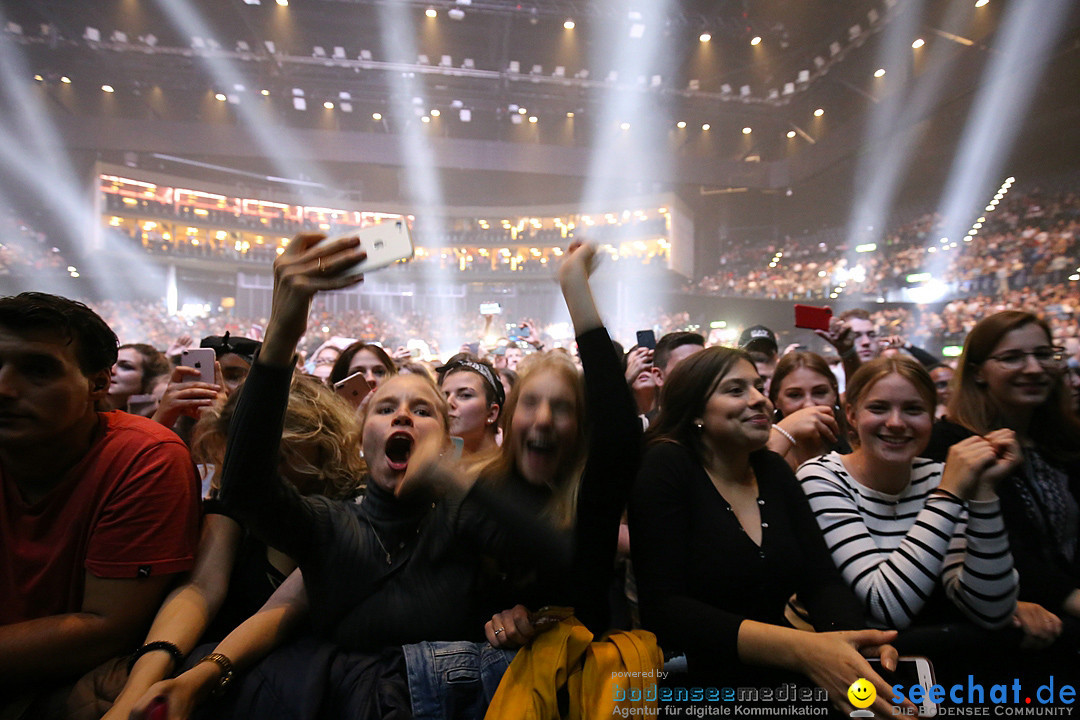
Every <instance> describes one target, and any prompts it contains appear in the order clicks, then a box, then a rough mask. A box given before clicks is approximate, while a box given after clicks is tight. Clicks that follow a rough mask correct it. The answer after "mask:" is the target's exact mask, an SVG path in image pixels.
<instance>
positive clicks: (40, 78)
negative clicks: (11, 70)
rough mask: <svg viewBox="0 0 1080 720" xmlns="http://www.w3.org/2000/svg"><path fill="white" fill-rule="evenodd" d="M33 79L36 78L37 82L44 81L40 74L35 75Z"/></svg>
mask: <svg viewBox="0 0 1080 720" xmlns="http://www.w3.org/2000/svg"><path fill="white" fill-rule="evenodd" d="M34 79H35V80H37V81H38V82H45V78H43V77H41V76H40V75H35V76H34Z"/></svg>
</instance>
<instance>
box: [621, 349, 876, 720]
mask: <svg viewBox="0 0 1080 720" xmlns="http://www.w3.org/2000/svg"><path fill="white" fill-rule="evenodd" d="M763 385H764V383H763V381H762V379H761V377H760V376H759V375H758V373H757V370H756V368H755V367H754V365H753V363H752V362H751V361H750V358H749V356H747V355H746V353H744V352H743V351H741V350H734V349H731V348H723V347H712V348H707V349H705V350H702V351H700V352H697V353H695V354H694V355H692V356H691V357H689V358H687V359H686V360H684V361H682V362H681V363H680V364H679V365H677V366H676V367H675V370H674V371H673V372H672V373H671V375H670V376H669V377H668V378H667V380H666V381H665V383H664V385H663V388H662V390H661V397H660V408H661V409H660V414H659V415H658V417H657V418H656V421H655V422H654V423H653V425H652V426H651V427H650V429H649V440H650V443H649V448H648V451H647V452H646V455H645V459H644V460H643V462H642V468H641V472H640V473H639V475H638V479H637V483H636V484H635V487H634V492H633V495H632V498H631V502H630V532H631V537H632V538H633V542H632V544H631V551H632V553H633V561H634V570H635V572H636V574H637V586H638V594H639V597H640V601H641V617H642V622H643V623H644V624H645V625H646V627H649V628H653V629H655V631H656V633H657V637H658V639H659V641H660V643H661V644H662V645H663V647H664V648H665V650H667V651H669V652H670V651H683V652H685V653H686V659H687V663H688V667H689V670H690V674H691V678H690V680H689V681H685V682H686V684H701V685H703V686H710V685H716V683H718V682H723V683H725V684H729V683H731V684H739V683H741V684H745V685H754V686H762V685H766V684H770V683H774V682H775V683H786V682H796V683H802V684H805V683H807V682H808V680H809V681H811V682H813V683H815V684H818V685H820V686H821V687H824V688H826V689H827V690H828V691H829V696H830V697H831V698H833V699H834V701H835V702H837V703H838V704H843V701H842V700H840V698H843V697H845V694H846V692H847V688H848V686H849V685H850V684H851V683H852V682H854V681H855V680H856V679H858V678H860V677H864V678H867V679H869V680H871V681H872V682H873V683H874V684H875V685H876V686H877V688H878V692H879V694H880V695H883V696H884V693H885V692H886V690H887V689H888V686H887V685H886V684H885V682H884V681H883V680H882V679H881V678H880V677H879V676H878V675H877V674H876V673H875V672H874V671H873V670H872V669H871V667H870V665H869V664H868V663H867V662H866V660H865V659H864V658H863V657H862V655H860V654H859V652H858V651H857V650H858V649H862V650H864V651H865V652H867V653H868V654H869V655H874V656H876V655H879V654H882V647H883V643H887V642H889V641H890V640H891V639H892V635H891V634H888V633H883V632H879V631H873V630H862V631H851V632H818V633H806V632H802V631H799V630H795V629H793V628H792V627H791V626H790V625H788V624H787V622H786V620H785V619H784V610H785V607H786V605H787V602H788V598H790V597H791V595H792V594H793V593H796V592H797V593H798V595H799V598H800V599H801V600H802V601H803V603H804V604H805V605H806V607H807V608H808V609H809V611H810V615H811V617H812V621H813V624H814V627H815V628H817V629H818V630H819V631H825V630H830V631H838V630H845V629H851V628H861V627H864V626H865V623H864V619H863V615H862V611H861V608H860V606H859V604H858V602H857V601H856V600H855V597H854V596H853V595H852V594H851V592H850V591H849V590H848V589H847V587H846V586H845V585H844V582H843V580H842V579H841V578H840V576H839V574H838V573H837V571H836V568H835V567H834V566H833V564H832V562H831V560H830V558H829V554H828V551H827V549H826V547H825V543H824V541H823V540H822V537H821V533H820V532H819V531H818V529H817V527H816V525H815V524H814V518H813V515H812V514H811V512H810V508H809V507H807V504H806V499H805V497H803V495H802V493H801V492H800V491H799V487H798V484H797V482H796V480H795V477H794V475H793V473H792V471H791V468H790V467H788V465H787V463H786V462H784V460H783V459H782V458H781V457H780V456H779V455H777V454H776V453H773V452H770V451H769V450H767V449H766V443H767V441H768V439H769V431H770V428H771V422H770V416H771V413H772V406H771V405H770V403H769V400H768V398H766V397H765V395H764V394H763V392H762V390H763ZM894 656H895V653H894V652H893V653H892V654H890V651H885V653H884V655H883V657H886V658H890V657H894ZM888 662H891V659H890V660H889V661H888ZM878 710H879V711H880V712H887V705H886V704H885V703H884V701H880V704H879V706H878Z"/></svg>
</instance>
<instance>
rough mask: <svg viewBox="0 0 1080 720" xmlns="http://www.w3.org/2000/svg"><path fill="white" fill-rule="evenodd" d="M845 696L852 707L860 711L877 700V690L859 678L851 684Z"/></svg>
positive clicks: (867, 681)
mask: <svg viewBox="0 0 1080 720" xmlns="http://www.w3.org/2000/svg"><path fill="white" fill-rule="evenodd" d="M847 696H848V700H850V701H851V704H852V705H854V706H855V707H857V708H859V709H862V708H865V707H870V706H871V705H873V704H874V700H875V699H877V690H875V689H874V685H873V683H871V682H870V681H869V680H867V679H866V678H859V679H858V680H856V681H855V682H853V683H851V687H849V688H848V689H847Z"/></svg>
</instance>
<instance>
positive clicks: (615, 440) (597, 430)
mask: <svg viewBox="0 0 1080 720" xmlns="http://www.w3.org/2000/svg"><path fill="white" fill-rule="evenodd" d="M579 347H580V348H581V353H582V359H583V362H584V364H585V365H586V382H587V383H591V382H593V380H594V378H595V383H593V384H594V385H595V384H596V383H599V384H600V386H601V387H599V388H598V387H594V388H592V389H590V390H587V396H588V397H590V398H596V396H598V395H600V394H601V393H604V392H610V393H611V395H609V396H607V397H604V398H603V401H602V403H601V407H604V408H605V410H606V412H599V413H594V414H593V415H591V417H592V418H593V420H592V422H591V425H592V427H591V428H590V430H591V431H592V432H593V434H592V446H591V449H596V448H597V443H601V444H603V445H604V446H605V447H606V449H605V451H604V452H598V454H597V455H596V456H595V457H590V459H589V461H588V463H587V468H586V478H585V482H584V484H583V485H582V488H581V491H580V494H579V502H578V507H579V515H578V523H577V524H576V526H575V530H574V532H573V533H572V536H571V537H567V534H565V533H559V532H555V531H553V530H552V529H551V528H550V526H549V524H548V523H547V521H546V520H544V519H543V518H541V517H540V516H539V514H538V512H537V510H538V508H539V507H542V501H543V491H542V490H539V489H537V488H535V487H531V486H528V485H527V484H523V483H522V482H514V481H511V482H507V483H501V484H497V485H495V484H492V485H488V484H482V483H478V484H477V485H476V486H474V487H473V489H472V490H471V491H470V492H469V493H468V495H466V496H465V497H463V498H461V497H446V498H442V499H438V500H435V501H433V500H432V499H430V498H427V499H423V500H419V499H402V498H397V497H394V496H393V494H392V493H389V492H387V491H385V490H383V489H381V488H379V487H378V486H377V485H375V484H374V483H369V485H368V494H367V495H366V496H365V498H364V499H363V502H362V503H352V502H341V501H334V500H329V499H327V498H324V497H319V496H314V497H311V496H309V497H304V496H301V495H300V494H299V493H298V492H297V491H296V489H295V488H293V487H292V486H291V485H289V484H288V483H286V482H284V481H283V480H282V478H281V477H280V475H279V473H278V468H277V463H278V460H277V458H278V446H279V444H280V438H281V434H282V428H283V422H284V413H285V407H286V404H287V402H288V392H289V378H290V372H291V370H290V369H289V368H284V367H273V366H267V365H263V364H261V363H256V364H255V365H253V366H252V370H251V373H250V374H249V376H248V378H247V380H246V382H245V385H244V388H243V390H242V394H241V397H240V400H239V402H238V403H237V408H236V413H235V417H234V419H233V427H232V431H231V434H230V438H231V439H230V442H229V446H228V448H227V452H226V458H225V467H224V471H223V478H222V489H221V497H222V500H223V502H225V503H226V504H227V505H228V506H229V508H230V509H231V512H233V513H234V514H235V515H236V516H237V517H238V518H240V519H241V520H242V521H243V522H244V523H245V525H246V526H247V527H248V528H249V529H250V530H251V532H252V533H253V534H254V535H255V536H256V537H259V538H260V539H261V540H263V541H264V542H266V543H267V544H268V545H271V546H273V547H276V548H278V549H280V550H281V551H282V552H284V553H286V554H287V555H289V556H291V557H293V558H294V559H295V560H296V561H297V562H298V563H299V565H300V568H301V570H302V571H303V573H304V582H305V584H306V586H307V589H308V596H309V600H310V603H311V613H310V619H311V624H312V628H313V630H314V632H315V633H316V635H319V636H320V637H325V638H327V639H331V640H333V641H335V642H337V643H338V644H340V645H342V646H344V647H348V648H352V649H373V648H377V647H381V646H385V645H396V644H404V643H411V642H419V641H423V640H462V639H477V640H478V639H481V637H482V630H483V623H484V621H485V620H486V619H487V618H489V617H490V616H491V614H492V613H493V612H496V611H498V610H502V609H505V607H506V606H503V605H500V604H499V603H500V602H502V601H503V598H501V597H494V596H493V595H492V594H491V593H489V592H486V590H487V589H489V588H487V587H486V585H485V583H483V576H484V575H483V573H482V565H483V564H484V563H483V560H484V557H485V556H494V557H496V558H498V559H499V561H500V562H501V563H503V564H504V565H507V566H518V567H521V566H523V565H528V566H529V567H532V568H533V569H534V570H535V571H536V575H537V576H538V577H540V578H546V579H563V580H564V582H561V583H559V582H554V583H553V584H555V585H556V587H553V588H551V589H550V590H551V600H550V601H547V602H548V603H549V604H550V603H554V602H562V600H561V598H563V597H566V598H568V599H570V600H571V601H573V602H574V603H575V604H576V605H578V606H580V610H579V612H581V613H583V614H585V615H588V616H589V617H590V618H592V619H593V622H599V623H601V624H602V623H603V622H604V620H605V618H606V605H604V604H603V592H604V590H605V589H606V582H607V573H610V572H611V566H612V562H613V558H614V552H615V545H616V542H617V534H618V518H619V513H620V512H621V505H618V494H617V493H612V492H611V488H612V486H614V485H616V484H617V483H618V482H620V481H621V482H622V483H623V485H622V486H623V487H626V486H627V485H628V484H629V482H630V480H629V478H632V476H633V462H635V461H636V456H637V453H636V445H635V440H636V438H638V437H639V435H640V430H639V428H638V425H637V423H636V422H633V421H634V420H636V418H634V415H633V411H632V400H631V399H630V397H629V389H628V388H627V387H626V384H625V382H624V381H623V380H622V374H621V373H620V372H617V371H616V372H615V373H614V375H615V377H616V378H617V379H618V381H619V383H618V386H619V388H620V389H621V390H622V392H623V393H624V394H625V395H626V407H627V408H630V409H629V410H627V411H626V412H627V413H628V414H629V418H630V420H631V422H628V423H624V424H625V425H626V426H627V427H632V428H633V433H632V434H630V435H629V436H626V435H625V434H624V431H623V430H620V431H618V432H611V431H609V429H608V428H609V427H611V426H613V425H614V426H619V427H621V425H620V423H616V422H612V418H618V417H620V413H621V411H620V410H619V407H620V403H619V402H618V399H617V398H618V395H619V393H618V392H615V391H614V390H613V384H612V383H611V381H610V377H609V376H610V375H611V366H614V365H616V363H617V361H616V359H615V357H614V353H613V351H612V349H611V344H610V340H609V339H608V336H607V332H606V330H604V329H603V328H599V329H597V330H594V331H591V332H589V333H586V334H585V335H583V336H582V337H581V338H579ZM601 347H602V348H603V352H602V353H601V352H599V349H600V348H601ZM607 356H610V363H609V362H608V357H607ZM608 412H610V416H609V415H608ZM623 453H626V454H628V455H631V456H632V459H630V458H624V457H621V455H622V454H623ZM604 460H606V461H607V464H606V465H605V466H601V465H599V464H598V463H601V462H603V461H604ZM590 468H591V471H590ZM623 496H625V491H624V492H623ZM612 517H613V518H614V520H613V521H612V520H611V519H610V518H612ZM608 525H610V526H611V529H610V533H609V532H607V530H606V528H607V526H608ZM608 535H610V538H609V537H608ZM609 548H610V556H606V555H605V553H608V552H609ZM387 553H389V554H390V556H391V561H390V562H389V563H388V562H387V560H386V555H387ZM601 567H602V568H603V571H604V574H603V580H602V581H601V580H599V579H597V578H595V577H592V576H590V573H591V572H592V569H593V568H601ZM587 576H588V577H587ZM594 588H600V590H599V591H598V592H596V593H594ZM564 592H565V593H566V594H565V595H564V594H563V593H564ZM594 594H596V597H597V598H599V599H594V598H593V595H594Z"/></svg>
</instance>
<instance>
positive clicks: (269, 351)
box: [259, 233, 367, 366]
mask: <svg viewBox="0 0 1080 720" xmlns="http://www.w3.org/2000/svg"><path fill="white" fill-rule="evenodd" d="M325 238H326V236H325V235H323V234H322V233H300V234H299V235H297V236H296V237H295V238H293V239H292V241H291V242H290V243H289V244H288V245H287V246H286V247H285V251H284V252H283V253H282V254H281V255H279V256H278V257H277V259H276V260H274V296H273V301H272V304H271V310H270V320H269V322H268V323H267V326H266V335H265V340H264V341H263V345H262V350H261V351H260V352H259V362H263V363H266V364H269V365H283V366H287V365H291V363H292V356H293V352H295V350H296V344H297V343H298V342H299V341H300V338H301V337H303V335H304V332H305V331H306V330H307V318H308V313H309V312H310V310H311V299H312V298H313V297H314V296H315V293H317V292H320V291H325V290H340V289H341V288H346V287H349V286H351V285H355V284H357V283H359V282H361V281H362V280H363V276H360V275H351V276H349V275H346V276H343V275H342V273H343V272H344V271H345V270H348V269H349V268H351V267H352V266H354V265H355V264H356V263H358V262H360V261H361V260H363V259H364V258H365V257H367V253H365V252H363V251H361V250H359V247H360V240H359V239H358V238H355V237H346V238H339V239H337V240H334V241H332V242H328V243H325V244H323V245H318V246H317V247H316V243H318V242H319V241H320V240H323V239H325Z"/></svg>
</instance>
